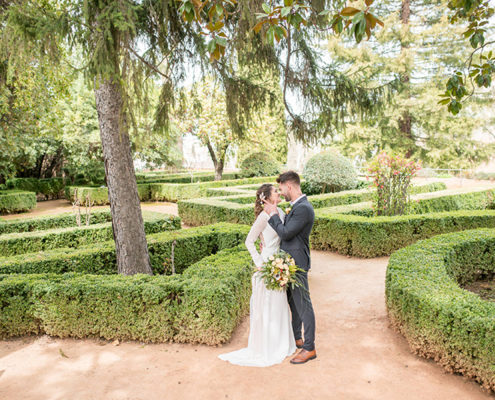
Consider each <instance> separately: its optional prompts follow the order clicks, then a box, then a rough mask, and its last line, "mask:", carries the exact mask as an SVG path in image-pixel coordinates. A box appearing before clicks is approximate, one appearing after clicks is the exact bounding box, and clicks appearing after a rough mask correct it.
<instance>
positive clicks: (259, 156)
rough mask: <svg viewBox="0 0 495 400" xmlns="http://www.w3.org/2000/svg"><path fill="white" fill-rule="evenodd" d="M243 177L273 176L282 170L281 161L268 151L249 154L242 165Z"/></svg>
mask: <svg viewBox="0 0 495 400" xmlns="http://www.w3.org/2000/svg"><path fill="white" fill-rule="evenodd" d="M239 168H240V170H241V174H242V176H243V177H246V178H251V177H254V176H272V175H276V174H278V173H279V172H280V165H279V163H278V162H277V161H276V160H275V159H274V158H273V157H272V156H270V155H269V154H268V153H264V152H257V153H252V154H250V155H248V156H247V157H246V158H245V159H244V160H243V161H242V162H241V165H240V167H239Z"/></svg>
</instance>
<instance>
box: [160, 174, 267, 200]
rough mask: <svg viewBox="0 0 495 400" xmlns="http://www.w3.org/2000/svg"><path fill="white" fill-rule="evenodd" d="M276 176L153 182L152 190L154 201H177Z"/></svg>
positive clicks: (265, 180)
mask: <svg viewBox="0 0 495 400" xmlns="http://www.w3.org/2000/svg"><path fill="white" fill-rule="evenodd" d="M273 181H275V177H273V176H268V177H256V178H244V179H234V180H225V181H214V182H201V183H189V184H178V183H151V184H150V192H151V200H153V201H172V202H177V201H179V200H183V199H192V198H200V197H205V196H206V195H207V191H208V189H210V188H214V187H226V186H238V185H244V184H252V183H260V184H261V183H264V182H273Z"/></svg>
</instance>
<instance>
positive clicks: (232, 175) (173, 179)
mask: <svg viewBox="0 0 495 400" xmlns="http://www.w3.org/2000/svg"><path fill="white" fill-rule="evenodd" d="M240 177H241V176H240V174H238V173H237V172H226V173H224V174H223V175H222V180H232V179H239V178H240ZM191 178H192V179H191ZM136 179H137V181H138V183H197V182H212V181H214V180H215V174H214V173H212V172H195V173H193V174H192V177H191V174H190V173H180V174H167V173H161V174H137V175H136Z"/></svg>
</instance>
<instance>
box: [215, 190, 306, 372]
mask: <svg viewBox="0 0 495 400" xmlns="http://www.w3.org/2000/svg"><path fill="white" fill-rule="evenodd" d="M265 201H266V202H270V203H272V204H278V203H280V202H281V200H280V195H279V193H278V191H277V190H276V189H275V187H274V186H273V185H271V184H264V185H261V186H260V188H259V189H258V190H257V192H256V205H255V208H254V212H255V215H256V221H255V222H254V224H253V226H252V227H251V230H250V231H249V234H248V236H247V239H246V247H247V248H248V250H249V253H250V254H251V257H252V258H253V261H254V264H255V265H256V267H258V269H259V268H260V267H261V266H262V265H263V263H264V262H266V261H267V260H268V257H270V256H271V255H273V254H275V253H277V252H278V251H279V246H280V238H279V236H278V235H277V233H276V232H275V231H274V230H273V229H272V227H271V226H270V225H269V224H268V219H269V216H268V214H267V213H266V212H265V211H263V204H264V202H265ZM278 212H279V215H280V218H281V219H282V221H283V220H284V217H285V215H284V213H283V211H282V210H281V209H280V208H279V209H278ZM258 238H259V239H260V241H261V243H262V245H263V246H262V251H261V254H260V253H258V251H257V250H256V247H255V245H254V244H255V242H256V240H257V239H258ZM251 282H252V287H253V289H252V294H251V301H250V317H249V323H250V329H249V339H248V347H245V348H243V349H240V350H236V351H233V352H231V353H226V354H221V355H219V356H218V357H219V358H220V359H222V360H225V361H229V362H230V363H232V364H236V365H242V366H249V367H268V366H270V365H273V364H279V363H281V362H282V361H283V360H284V359H285V357H287V356H290V355H291V354H293V353H294V352H295V351H296V342H295V340H294V332H293V330H292V325H291V314H290V309H289V304H288V301H287V293H286V292H285V291H277V290H268V289H267V288H266V286H265V284H264V282H263V280H262V279H261V275H260V272H255V273H254V274H253V277H252V279H251Z"/></svg>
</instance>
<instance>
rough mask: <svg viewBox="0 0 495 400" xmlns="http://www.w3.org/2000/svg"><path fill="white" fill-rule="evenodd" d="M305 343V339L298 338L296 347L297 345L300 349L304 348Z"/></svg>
mask: <svg viewBox="0 0 495 400" xmlns="http://www.w3.org/2000/svg"><path fill="white" fill-rule="evenodd" d="M303 344H304V340H302V339H297V340H296V347H297V348H298V349H302V347H303Z"/></svg>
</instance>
